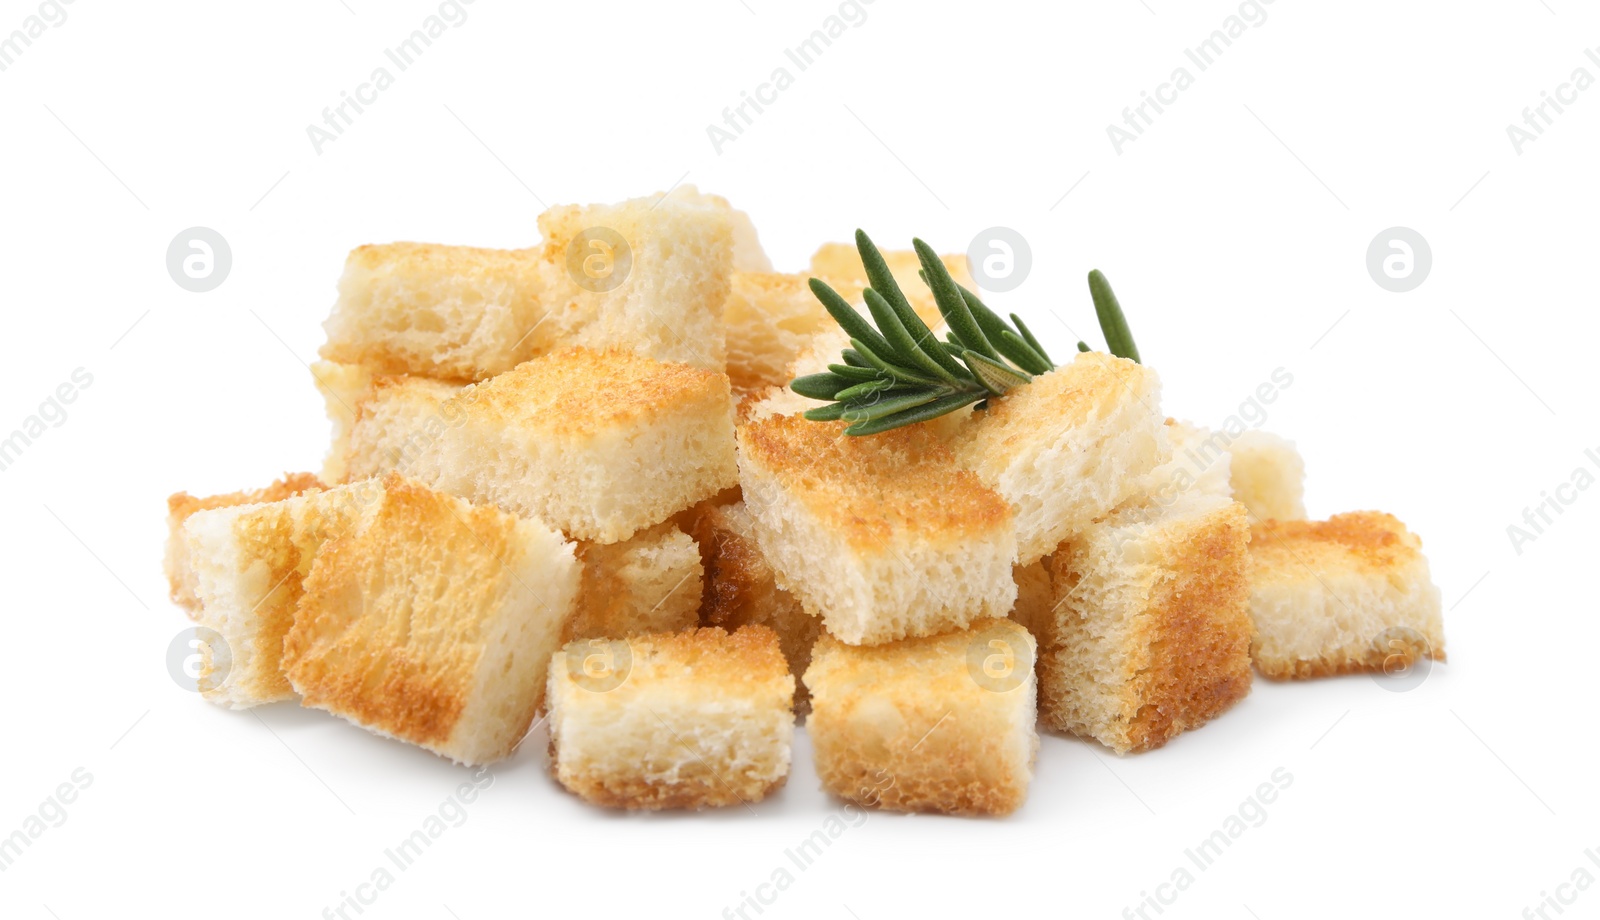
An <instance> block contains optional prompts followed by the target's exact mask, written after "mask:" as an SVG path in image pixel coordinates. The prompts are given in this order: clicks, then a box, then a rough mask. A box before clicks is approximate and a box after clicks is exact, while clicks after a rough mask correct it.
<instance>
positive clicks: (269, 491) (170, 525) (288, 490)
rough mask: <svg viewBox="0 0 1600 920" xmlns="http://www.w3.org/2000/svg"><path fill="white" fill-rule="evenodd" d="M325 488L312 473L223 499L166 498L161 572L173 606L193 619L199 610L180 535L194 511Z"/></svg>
mask: <svg viewBox="0 0 1600 920" xmlns="http://www.w3.org/2000/svg"><path fill="white" fill-rule="evenodd" d="M322 488H326V486H324V485H323V484H322V480H320V479H318V478H317V477H316V476H314V475H312V474H311V473H284V474H283V478H282V479H279V480H277V481H276V482H274V483H272V484H271V485H269V486H267V487H266V488H264V489H256V490H254V491H247V492H229V493H227V494H225V495H210V496H206V497H204V498H197V497H195V496H193V495H190V494H189V493H187V492H175V493H173V494H172V495H171V496H169V497H168V498H167V549H166V556H165V559H164V565H163V568H164V569H165V570H166V574H167V589H168V592H169V594H170V596H171V598H172V602H173V603H174V604H177V605H178V606H180V607H182V608H184V609H185V610H186V611H188V613H189V615H190V616H191V617H193V616H194V615H195V613H196V612H197V611H198V610H199V605H200V601H199V599H198V598H196V597H195V593H194V587H195V585H194V577H195V576H194V569H193V566H192V564H191V562H190V560H189V556H188V552H187V550H186V549H185V547H184V543H183V539H182V532H183V525H184V522H186V521H188V520H189V517H190V515H193V514H194V513H195V512H196V511H206V510H209V509H212V508H230V507H233V506H235V505H254V504H259V503H262V502H276V501H282V500H283V499H286V498H290V497H292V496H295V495H300V494H301V493H304V492H309V491H312V490H314V489H322Z"/></svg>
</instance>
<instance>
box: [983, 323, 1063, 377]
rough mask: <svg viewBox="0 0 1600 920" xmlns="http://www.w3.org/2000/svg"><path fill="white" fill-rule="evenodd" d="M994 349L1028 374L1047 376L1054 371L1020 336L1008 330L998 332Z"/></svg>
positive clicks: (1052, 366) (1053, 367)
mask: <svg viewBox="0 0 1600 920" xmlns="http://www.w3.org/2000/svg"><path fill="white" fill-rule="evenodd" d="M994 347H995V348H998V349H1000V353H1001V354H1003V355H1005V356H1006V357H1007V358H1010V359H1011V360H1012V361H1014V362H1015V363H1016V365H1017V366H1018V367H1020V368H1022V369H1023V370H1025V371H1027V372H1028V373H1030V374H1048V373H1049V372H1051V371H1053V370H1055V366H1054V365H1052V364H1051V363H1050V362H1049V361H1046V360H1045V359H1044V358H1042V357H1040V356H1039V353H1038V352H1036V351H1034V350H1033V349H1032V348H1030V347H1029V346H1028V343H1027V342H1025V341H1023V338H1022V336H1020V335H1017V334H1016V333H1015V332H1012V331H1011V330H1010V329H1002V330H1000V336H999V338H997V339H995V340H994Z"/></svg>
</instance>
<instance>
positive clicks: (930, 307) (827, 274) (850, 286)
mask: <svg viewBox="0 0 1600 920" xmlns="http://www.w3.org/2000/svg"><path fill="white" fill-rule="evenodd" d="M939 260H940V261H942V262H944V267H945V268H946V269H948V270H949V272H950V277H951V278H953V279H955V282H956V283H957V284H959V285H961V286H962V287H964V288H966V289H967V290H969V291H974V292H976V291H977V290H978V286H977V284H975V283H974V282H973V280H972V272H971V271H970V269H969V266H968V265H967V257H966V256H965V255H945V256H940V257H939ZM883 261H884V262H886V263H887V264H888V266H889V274H891V275H893V276H894V281H895V284H897V285H899V287H900V290H901V292H902V293H904V294H905V295H906V302H908V303H910V304H911V309H912V310H913V311H915V312H916V314H917V315H918V316H920V317H922V321H923V322H924V323H927V324H928V328H929V329H932V330H934V331H935V332H937V331H939V329H940V328H942V327H943V325H944V315H943V314H941V313H940V312H939V304H938V303H937V302H936V301H935V300H934V299H933V291H932V290H931V289H930V288H929V287H928V286H927V285H926V284H924V283H923V281H922V278H921V277H920V276H919V274H918V273H919V272H921V271H922V261H921V260H920V259H919V258H917V253H916V251H915V250H912V249H885V250H883ZM811 274H813V275H815V276H816V277H818V278H821V279H822V280H823V281H826V282H828V284H829V285H830V286H831V287H832V288H833V289H834V290H836V291H838V292H839V294H840V295H841V296H843V297H844V299H846V300H848V301H850V302H852V303H855V304H857V305H860V304H861V303H862V300H861V292H862V291H863V290H864V289H865V288H866V287H867V270H866V268H865V267H863V266H862V264H861V252H860V250H858V249H856V247H855V245H854V244H852V243H823V244H822V246H821V247H819V248H818V249H817V251H816V253H814V254H813V255H812V256H811Z"/></svg>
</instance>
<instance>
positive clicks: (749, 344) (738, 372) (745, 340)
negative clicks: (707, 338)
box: [722, 272, 839, 394]
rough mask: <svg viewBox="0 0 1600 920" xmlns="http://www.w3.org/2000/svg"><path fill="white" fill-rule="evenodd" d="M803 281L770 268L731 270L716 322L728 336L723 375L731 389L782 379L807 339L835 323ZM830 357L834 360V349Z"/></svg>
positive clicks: (771, 384) (741, 389)
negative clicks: (749, 271) (755, 271)
mask: <svg viewBox="0 0 1600 920" xmlns="http://www.w3.org/2000/svg"><path fill="white" fill-rule="evenodd" d="M809 281H810V279H809V277H808V276H806V275H779V274H773V273H770V272H763V273H759V274H751V273H738V272H736V273H735V274H734V275H733V279H732V282H731V285H730V290H729V293H728V300H727V302H726V303H724V304H723V306H722V322H723V325H724V327H725V328H726V331H727V338H728V379H729V380H731V381H733V388H734V391H735V392H736V393H739V394H747V393H756V392H759V391H761V390H763V389H765V388H767V387H774V386H784V385H786V384H788V382H789V381H790V380H791V379H792V377H791V375H790V373H789V368H790V366H791V365H792V364H794V361H795V359H796V358H797V357H798V356H799V355H800V352H801V351H802V350H803V349H804V348H805V347H806V346H807V344H808V343H810V341H811V340H812V338H813V337H814V336H816V335H817V333H819V332H822V331H824V330H826V329H836V328H838V327H837V326H836V325H835V324H834V321H833V317H831V316H829V315H828V311H827V310H825V309H823V306H822V303H821V302H820V301H818V300H817V296H816V295H815V294H813V293H811V288H810V287H809V286H808V282H809ZM831 360H833V361H838V360H839V352H838V351H835V352H834V353H833V356H832V358H831ZM823 369H826V368H825V367H824V368H823Z"/></svg>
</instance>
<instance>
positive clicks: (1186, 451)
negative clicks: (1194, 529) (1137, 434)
mask: <svg viewBox="0 0 1600 920" xmlns="http://www.w3.org/2000/svg"><path fill="white" fill-rule="evenodd" d="M1165 429H1166V435H1167V442H1168V443H1169V444H1170V445H1171V447H1172V453H1171V456H1169V457H1168V458H1167V460H1166V462H1164V463H1162V464H1160V465H1159V466H1157V467H1156V468H1155V469H1153V470H1151V471H1150V474H1149V475H1148V476H1146V477H1145V485H1144V486H1143V487H1142V488H1140V489H1138V490H1137V491H1136V492H1135V493H1134V495H1133V496H1132V497H1131V498H1129V499H1128V501H1130V502H1133V503H1136V504H1137V503H1147V502H1162V503H1164V502H1168V501H1172V500H1173V499H1175V498H1177V497H1178V496H1179V495H1182V494H1183V493H1185V492H1189V491H1196V492H1203V493H1205V494H1207V495H1215V496H1217V497H1218V498H1232V497H1233V489H1232V487H1231V486H1230V485H1229V484H1228V472H1229V470H1230V469H1231V466H1232V455H1231V454H1230V453H1229V452H1228V445H1229V443H1230V439H1229V438H1228V436H1227V435H1226V434H1225V433H1223V432H1220V431H1212V430H1211V429H1208V428H1202V427H1200V426H1198V425H1194V424H1191V423H1189V422H1180V421H1178V420H1177V419H1170V418H1169V419H1167V421H1166V424H1165Z"/></svg>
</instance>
